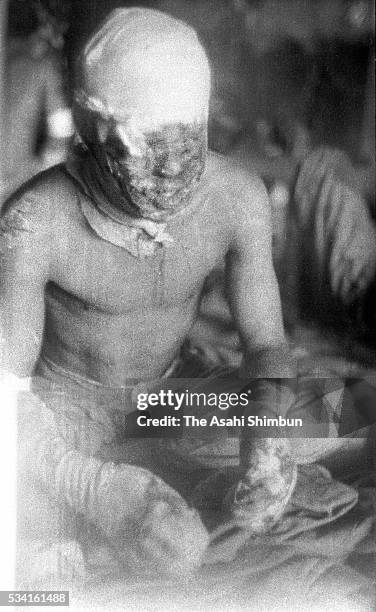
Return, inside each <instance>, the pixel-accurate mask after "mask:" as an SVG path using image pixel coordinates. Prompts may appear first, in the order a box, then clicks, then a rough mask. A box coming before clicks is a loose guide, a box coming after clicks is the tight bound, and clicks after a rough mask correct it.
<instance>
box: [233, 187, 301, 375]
mask: <svg viewBox="0 0 376 612" xmlns="http://www.w3.org/2000/svg"><path fill="white" fill-rule="evenodd" d="M240 200H241V201H240V202H239V201H238V202H236V203H234V207H235V210H234V212H233V214H232V217H233V220H232V226H233V235H232V240H231V244H230V249H229V252H228V256H227V265H226V291H227V294H228V299H229V303H230V308H231V311H232V314H233V317H234V320H235V323H236V326H237V328H238V331H239V334H240V337H241V340H242V343H243V350H244V359H243V374H244V376H245V377H247V378H274V377H277V378H289V377H292V376H294V368H293V364H292V360H291V358H290V356H289V350H288V347H287V344H286V341H285V335H284V329H283V320H282V310H281V301H280V295H279V289H278V284H277V279H276V275H275V272H274V268H273V262H272V243H271V241H272V233H271V225H270V213H269V203H268V196H267V193H266V189H265V188H264V186H263V184H262V182H261V181H259V180H258V179H252V181H251V180H250V179H249V181H248V185H247V184H245V186H244V188H243V189H242V192H241V198H240Z"/></svg>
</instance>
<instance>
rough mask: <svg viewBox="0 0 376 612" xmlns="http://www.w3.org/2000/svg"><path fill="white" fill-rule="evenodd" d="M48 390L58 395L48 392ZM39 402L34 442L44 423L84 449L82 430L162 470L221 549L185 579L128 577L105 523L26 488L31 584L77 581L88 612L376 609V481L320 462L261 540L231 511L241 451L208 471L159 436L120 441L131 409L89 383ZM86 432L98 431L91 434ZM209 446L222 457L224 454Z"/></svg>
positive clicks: (30, 409)
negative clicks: (95, 610) (100, 527)
mask: <svg viewBox="0 0 376 612" xmlns="http://www.w3.org/2000/svg"><path fill="white" fill-rule="evenodd" d="M55 378H56V374H55ZM41 382H42V383H48V381H47V380H46V379H44V380H42V381H41ZM47 386H48V385H47ZM55 390H56V389H55ZM100 391H101V390H100ZM102 391H103V390H102ZM128 392H129V390H126V393H128ZM45 393H46V395H45V398H46V399H47V390H46V389H45ZM122 393H124V391H122ZM67 397H69V402H68V401H67ZM123 397H124V396H123ZM85 398H86V399H85ZM104 398H105V395H103V399H104ZM52 399H54V402H55V403H54V402H52V401H51V400H52ZM21 400H22V398H21ZM29 400H30V398H29V396H28V395H27V394H26V395H25V396H24V398H23V401H21V406H20V417H21V428H22V431H23V434H24V435H25V434H26V435H33V428H34V429H35V427H39V428H41V427H42V428H43V427H45V428H46V431H48V430H49V428H51V427H52V428H53V431H54V434H55V435H56V434H58V435H61V436H64V438H65V439H66V440H67V441H69V444H73V445H77V444H79V442H78V432H79V431H80V432H81V434H80V436H79V438H80V439H81V440H82V444H83V447H82V448H83V450H84V451H85V452H86V453H88V454H93V453H95V454H96V455H97V456H101V457H102V458H103V459H106V460H112V461H115V462H126V463H133V464H136V465H141V466H142V467H146V468H148V469H151V470H152V471H154V472H156V473H158V474H159V475H160V476H161V477H162V478H164V479H165V480H166V481H167V482H168V483H169V484H171V485H173V486H174V487H175V488H177V489H178V490H179V491H180V492H181V493H184V496H185V497H186V499H188V500H189V501H190V502H191V503H192V504H193V505H195V506H196V507H197V508H199V510H200V513H201V516H202V518H203V520H204V522H205V524H206V526H207V528H208V530H209V532H210V534H211V544H210V546H209V548H208V550H207V554H206V557H205V559H204V562H203V565H202V567H201V569H200V571H199V572H198V574H197V575H195V576H194V578H193V579H192V578H188V577H187V581H183V582H179V583H173V582H171V581H170V582H166V581H162V580H160V581H156V580H155V579H154V578H152V577H151V576H148V575H147V574H145V575H144V576H140V575H132V574H129V573H124V567H120V566H119V563H118V560H117V558H116V556H114V554H113V552H112V551H111V549H110V548H109V547H108V546H107V544H106V542H105V541H104V539H103V537H102V536H101V534H100V533H98V531H97V530H96V528H95V527H94V526H93V525H90V524H85V523H84V521H82V520H81V519H80V518H78V517H73V516H72V515H71V514H70V512H69V508H62V507H61V506H58V507H56V505H55V506H54V504H53V503H51V500H50V504H49V505H48V506H46V499H45V497H43V496H42V495H41V493H40V491H38V490H37V488H34V490H31V491H30V492H29V494H28V493H27V490H26V487H25V483H21V488H22V497H23V502H24V505H25V506H26V515H27V520H26V521H25V518H23V521H22V517H21V518H20V522H19V526H20V529H19V538H20V542H19V576H20V578H21V579H20V584H22V586H24V587H25V588H31V587H33V588H49V587H52V586H54V587H57V586H65V587H66V588H69V589H70V590H71V598H72V600H73V604H76V605H77V606H78V607H79V608H80V609H81V608H82V607H85V605H86V606H87V605H89V607H99V608H101V607H104V608H107V607H110V609H116V608H117V607H119V608H120V607H123V608H124V606H126V607H127V609H128V608H129V609H151V610H156V609H160V608H162V607H163V608H165V607H166V605H169V606H170V607H171V608H172V609H190V610H193V609H205V610H210V609H218V608H220V609H222V608H223V609H226V608H228V609H231V610H235V609H253V607H255V608H257V609H265V610H270V609H273V608H274V609H275V608H276V607H277V608H278V609H281V602H283V605H284V606H285V607H286V609H287V610H292V609H294V606H296V607H297V609H298V608H299V609H305V606H307V609H315V606H317V608H316V609H322V608H320V607H319V606H323V605H324V603H326V604H328V602H330V606H331V609H336V608H335V606H338V609H340V607H341V609H346V606H347V608H348V607H349V606H350V609H352V610H353V609H355V610H356V609H359V610H371V609H372V605H373V597H374V594H373V591H372V588H373V586H372V581H371V578H370V576H368V575H367V568H368V567H370V564H372V563H373V560H372V558H371V555H372V554H374V552H375V550H374V544H375V542H374V529H375V507H374V499H372V495H373V496H375V490H376V489H375V484H374V483H372V482H371V481H369V482H365V481H364V480H363V482H359V481H354V482H352V483H344V482H340V481H338V480H334V479H333V478H332V477H331V475H330V473H329V472H328V471H327V470H326V469H324V468H323V467H321V466H319V465H302V466H301V467H300V468H299V476H298V483H297V487H296V490H295V493H294V495H293V498H292V500H291V502H290V505H289V507H288V509H287V512H286V513H285V515H284V517H283V519H282V520H281V521H280V522H279V523H278V524H277V525H276V526H275V527H274V528H273V530H272V531H271V532H270V533H268V534H267V535H264V536H258V537H255V536H252V535H251V534H250V533H249V532H247V529H245V528H244V527H242V528H240V527H239V526H238V525H236V524H234V523H233V522H232V521H231V520H229V517H228V516H226V514H225V512H224V511H223V506H222V501H223V497H224V495H225V493H226V491H227V490H228V488H229V487H230V486H231V485H232V484H233V483H234V482H235V480H237V479H238V477H239V475H238V472H237V470H238V468H237V466H236V465H234V452H235V451H236V449H235V450H234V449H233V450H232V454H231V453H230V454H229V455H226V454H222V456H221V461H220V462H219V463H218V465H220V469H218V468H217V467H213V468H211V467H208V466H205V467H203V466H202V465H201V464H200V461H199V462H198V463H196V464H193V465H192V462H191V461H189V457H188V458H186V459H187V460H185V457H184V455H182V454H175V455H173V453H171V452H169V453H168V455H167V456H165V455H164V454H163V452H162V453H161V448H163V445H162V447H161V445H160V441H159V440H158V439H156V440H153V439H147V440H143V439H134V440H127V441H126V442H125V443H124V444H120V443H119V439H118V438H117V435H116V431H117V429H118V427H119V424H120V423H121V420H120V414H119V411H118V406H119V403H118V402H117V401H114V403H113V404H112V405H111V402H105V401H103V402H102V404H101V405H99V406H98V402H97V401H96V402H94V403H93V402H92V401H90V394H88V393H87V389H86V390H85V393H82V392H80V388H79V385H76V386H74V385H72V386H71V388H70V390H68V389H66V391H65V392H62V388H60V390H59V392H58V393H57V394H56V393H55V395H54V396H53V394H52V393H51V388H50V397H49V401H48V406H49V407H48V408H47V407H45V409H44V410H42V411H41V408H40V405H38V404H34V405H31V404H30V402H29V404H28V401H29ZM114 400H116V398H115V397H114ZM41 419H42V420H41ZM44 419H46V422H44ZM83 432H86V434H87V435H84V436H82V433H83ZM232 441H234V438H232ZM93 445H94V446H93ZM209 450H210V452H213V453H214V454H215V451H214V447H212V448H211V449H209ZM222 450H223V446H222ZM28 484H30V483H28ZM52 523H54V524H52ZM67 525H68V527H67ZM22 527H23V529H22ZM354 555H357V556H358V557H359V558H360V559H361V562H359V560H358V566H360V567H361V569H362V571H359V569H356V568H354V567H352V565H351V563H350V560H351V557H352V556H354ZM30 562H31V566H32V568H33V571H32V572H30ZM364 568H365V569H364ZM22 574H23V577H24V580H23V581H22ZM25 577H26V580H25ZM291 593H293V597H291ZM308 604H309V605H308Z"/></svg>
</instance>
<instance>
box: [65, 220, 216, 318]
mask: <svg viewBox="0 0 376 612" xmlns="http://www.w3.org/2000/svg"><path fill="white" fill-rule="evenodd" d="M173 238H174V241H173V242H172V244H171V245H169V246H168V247H157V249H156V251H155V254H154V255H152V256H149V257H145V258H138V257H134V256H133V255H131V254H130V253H129V252H128V251H127V250H126V249H123V248H121V247H117V246H114V245H113V244H111V243H109V242H107V241H105V240H103V239H101V238H99V237H98V236H96V235H95V234H94V233H93V232H91V231H90V230H89V229H88V228H85V227H84V228H82V229H80V231H79V232H78V233H77V234H76V235H75V236H70V237H69V241H68V243H67V245H66V249H65V257H64V265H62V266H60V267H59V269H58V271H57V274H56V279H54V280H55V281H56V284H57V285H58V286H59V287H60V288H61V289H63V290H64V291H65V292H67V293H68V294H69V295H71V296H73V297H74V298H77V300H78V301H79V302H80V303H81V304H83V305H86V306H87V307H89V308H94V309H97V310H100V311H104V312H108V313H112V314H125V313H129V312H132V311H140V310H144V309H145V310H149V309H154V308H155V309H157V308H158V309H159V308H163V307H168V306H170V307H172V306H174V305H176V304H179V303H183V302H186V301H188V300H190V299H191V298H192V297H194V296H195V295H197V294H198V293H199V292H200V291H201V288H202V286H203V283H204V281H205V278H206V277H207V275H208V274H209V272H211V270H213V268H215V267H216V266H217V265H218V264H220V263H221V261H222V259H223V256H224V245H223V240H221V237H220V236H219V235H218V232H217V231H216V230H215V228H212V227H210V226H206V227H205V224H202V223H200V222H199V220H197V221H196V222H193V223H191V224H189V226H187V227H184V226H178V227H176V228H175V229H174V232H173Z"/></svg>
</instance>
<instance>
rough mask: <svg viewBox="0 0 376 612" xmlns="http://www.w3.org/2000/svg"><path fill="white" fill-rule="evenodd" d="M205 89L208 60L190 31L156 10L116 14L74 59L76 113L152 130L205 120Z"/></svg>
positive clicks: (206, 105)
mask: <svg viewBox="0 0 376 612" xmlns="http://www.w3.org/2000/svg"><path fill="white" fill-rule="evenodd" d="M209 90H210V72H209V65H208V60H207V57H206V55H205V52H204V50H203V48H202V46H201V44H200V43H199V41H198V38H197V36H196V34H195V32H194V30H192V28H190V27H189V26H187V25H186V24H184V23H182V22H181V21H178V20H176V19H174V18H172V17H170V16H168V15H166V14H164V13H161V12H159V11H155V10H151V9H141V8H131V9H119V10H115V11H114V12H112V13H111V15H110V16H109V18H108V19H107V21H106V22H105V23H104V24H103V26H102V27H101V29H100V30H99V31H98V32H97V34H95V35H94V37H93V38H92V39H91V40H90V42H89V43H88V44H87V45H86V47H85V48H84V50H83V52H82V54H81V56H80V58H79V61H78V65H77V77H76V91H75V101H76V112H77V104H78V105H79V106H80V107H82V108H86V109H89V110H92V111H94V112H97V113H99V114H100V115H101V116H103V117H105V118H112V117H113V118H115V119H118V120H120V121H123V122H127V121H131V122H133V123H137V124H138V126H142V128H143V129H145V130H153V129H156V128H158V127H160V126H162V125H164V124H168V123H173V122H187V123H191V122H194V121H197V120H202V119H206V118H207V113H208V102H209ZM182 99H183V100H184V102H185V104H184V106H182ZM79 129H80V130H82V129H83V131H85V125H79ZM81 135H82V136H83V137H85V134H82V133H81Z"/></svg>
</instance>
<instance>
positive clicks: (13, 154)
mask: <svg viewBox="0 0 376 612" xmlns="http://www.w3.org/2000/svg"><path fill="white" fill-rule="evenodd" d="M62 40H63V39H62V37H61V36H60V37H59V35H58V33H56V32H54V30H53V27H52V25H51V24H49V23H48V21H47V19H46V15H45V14H44V13H42V12H41V11H37V5H35V4H34V3H33V2H26V1H22V0H11V2H10V3H9V8H8V32H7V41H6V58H5V86H4V106H5V108H4V110H3V114H4V117H3V126H4V127H3V129H4V134H3V141H4V167H3V173H4V176H3V184H2V185H1V194H0V195H1V197H2V198H3V199H4V198H5V197H6V196H7V195H9V194H10V193H11V192H12V191H14V190H15V189H17V188H18V187H19V186H20V185H21V184H22V183H23V182H24V181H25V180H27V179H29V178H30V177H31V176H33V175H34V174H36V173H37V172H39V171H40V170H43V169H44V168H46V167H48V166H50V165H53V164H55V163H59V162H60V161H63V160H64V159H65V155H66V147H67V143H68V140H69V138H70V136H71V135H72V133H73V129H72V120H71V114H70V110H69V107H68V102H67V96H66V94H65V91H64V87H63V70H62V60H61V56H60V49H61V46H62ZM54 47H55V48H54Z"/></svg>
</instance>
